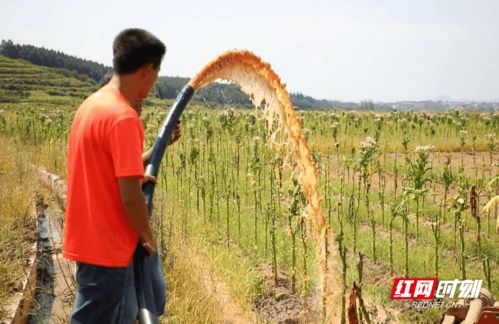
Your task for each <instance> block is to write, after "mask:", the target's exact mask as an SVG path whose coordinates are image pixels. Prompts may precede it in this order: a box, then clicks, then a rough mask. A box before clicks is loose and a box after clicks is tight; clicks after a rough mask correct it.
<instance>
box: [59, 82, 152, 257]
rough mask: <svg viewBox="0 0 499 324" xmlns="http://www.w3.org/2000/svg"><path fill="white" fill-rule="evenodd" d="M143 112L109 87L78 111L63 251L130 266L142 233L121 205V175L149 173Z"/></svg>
mask: <svg viewBox="0 0 499 324" xmlns="http://www.w3.org/2000/svg"><path fill="white" fill-rule="evenodd" d="M143 142H144V129H143V127H142V123H141V121H140V118H139V116H138V114H137V112H136V111H135V110H133V108H132V107H131V106H130V104H129V103H128V101H126V99H125V98H124V97H123V96H122V94H121V93H120V92H119V91H117V90H113V89H109V88H107V87H104V88H103V89H101V90H100V91H98V92H96V93H94V94H93V95H92V96H90V97H89V98H87V99H86V100H85V101H84V102H83V103H82V104H81V106H80V107H79V108H78V110H77V111H76V114H75V117H74V120H73V124H72V126H71V132H70V135H69V144H68V154H67V201H66V219H65V225H64V251H63V255H64V257H66V258H68V259H71V260H74V261H78V262H84V263H90V264H95V265H101V266H107V267H125V266H128V265H129V263H130V261H131V258H132V255H133V253H134V250H135V248H136V246H137V242H138V236H137V233H136V232H135V230H134V229H133V227H132V225H131V224H130V223H129V221H128V219H127V216H126V214H125V210H124V207H123V205H122V201H121V197H120V191H119V185H118V178H119V177H126V176H140V177H143V176H144V166H143V162H142V147H143Z"/></svg>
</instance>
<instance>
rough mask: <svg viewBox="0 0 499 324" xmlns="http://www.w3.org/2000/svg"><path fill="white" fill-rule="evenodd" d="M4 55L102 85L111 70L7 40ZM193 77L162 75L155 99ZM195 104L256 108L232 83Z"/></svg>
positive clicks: (301, 102)
mask: <svg viewBox="0 0 499 324" xmlns="http://www.w3.org/2000/svg"><path fill="white" fill-rule="evenodd" d="M0 54H1V55H4V56H6V57H9V58H13V59H23V60H26V61H29V62H31V63H33V64H36V65H41V66H46V67H55V68H64V69H68V70H71V71H75V72H76V73H78V74H81V75H86V76H88V77H89V78H91V79H93V80H94V81H95V82H97V83H99V82H101V81H102V80H103V79H104V78H105V76H106V74H108V73H110V72H111V70H112V69H111V68H110V67H108V66H105V65H103V64H100V63H96V62H93V61H90V60H86V59H82V58H78V57H75V56H71V55H68V54H65V53H62V52H59V51H54V50H51V49H46V48H43V47H36V46H32V45H20V44H15V43H14V42H12V41H11V40H7V41H6V40H3V41H2V42H1V44H0ZM188 81H189V78H185V77H169V76H161V77H159V78H158V82H157V84H156V88H155V89H154V93H153V96H157V97H159V98H161V99H174V98H176V97H177V95H178V93H179V92H180V90H181V89H182V87H183V86H184V85H185V84H187V82H188ZM193 101H197V102H202V103H206V104H208V105H214V106H236V107H248V108H249V107H252V105H251V102H250V100H249V98H248V96H247V95H245V94H244V93H243V92H242V91H241V90H240V88H239V86H238V85H235V84H230V83H213V84H211V85H209V86H207V87H206V88H204V89H202V90H200V91H198V92H196V94H195V95H194V98H193ZM291 101H292V102H293V104H294V105H295V106H296V107H298V108H302V109H309V108H315V109H327V108H331V107H332V106H333V104H332V103H331V102H330V101H327V100H317V99H314V98H312V97H310V96H307V95H304V94H301V93H291Z"/></svg>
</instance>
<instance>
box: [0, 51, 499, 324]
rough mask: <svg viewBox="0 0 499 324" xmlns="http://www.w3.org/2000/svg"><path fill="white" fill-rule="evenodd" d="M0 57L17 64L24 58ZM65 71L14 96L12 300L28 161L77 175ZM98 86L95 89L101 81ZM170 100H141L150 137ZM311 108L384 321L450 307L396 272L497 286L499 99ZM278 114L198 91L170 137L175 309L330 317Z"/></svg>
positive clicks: (333, 197)
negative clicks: (69, 158) (272, 128)
mask: <svg viewBox="0 0 499 324" xmlns="http://www.w3.org/2000/svg"><path fill="white" fill-rule="evenodd" d="M0 63H1V64H0V71H4V72H5V73H7V72H9V71H10V70H9V67H10V68H12V65H14V64H18V65H22V64H21V63H19V62H17V61H15V62H14V60H12V61H8V60H5V59H3V60H2V61H0ZM2 69H3V70H2ZM18 69H22V68H20V67H18ZM26 69H27V70H29V69H28V68H26ZM47 70H49V69H47ZM49 72H50V73H56V72H54V71H52V70H50V71H48V72H47V73H49ZM4 75H5V74H4ZM67 77H68V78H70V79H68V80H71V81H67V84H66V83H60V84H52V85H53V87H55V88H56V89H52V88H50V89H49V88H47V89H45V90H43V89H42V90H43V91H38V90H36V91H35V90H32V89H30V88H29V86H25V88H26V89H25V90H23V91H25V92H19V91H20V90H19V89H17V88H16V89H14V90H9V91H10V92H8V96H7V95H6V96H2V99H3V98H6V99H5V100H2V101H3V103H0V143H1V147H2V152H3V154H2V158H0V163H1V164H0V177H1V180H2V184H1V186H2V187H1V193H2V195H1V196H0V211H2V214H1V219H0V225H1V230H2V233H6V234H5V235H2V240H1V241H0V244H1V247H2V249H1V250H2V254H1V261H2V262H0V264H2V265H1V266H0V296H2V298H3V296H8V294H9V293H12V291H14V290H15V288H13V287H11V285H12V282H14V281H15V280H14V278H16V276H22V269H19V267H17V269H16V266H15V265H18V264H22V260H23V253H25V252H24V248H23V244H21V243H17V241H16V240H19V238H21V237H23V236H24V234H23V233H24V231H27V228H28V229H30V228H31V229H32V228H33V226H32V225H29V223H30V222H31V221H32V220H30V219H29V217H28V215H29V213H28V212H27V211H26V208H27V207H26V206H29V203H30V201H32V200H33V198H32V197H31V196H32V195H34V193H33V190H32V189H33V188H36V187H37V186H38V184H37V183H36V181H35V180H33V177H34V176H33V175H30V171H29V167H30V164H35V165H38V166H43V167H45V168H47V169H48V170H50V171H51V172H53V173H55V174H58V175H60V176H62V177H64V176H65V156H66V145H67V136H68V131H69V127H70V125H71V121H72V116H73V113H74V111H75V109H76V107H77V106H78V102H79V101H80V100H81V93H71V91H73V90H74V89H73V88H72V83H71V82H78V81H76V80H77V79H74V78H71V76H67ZM5 78H7V77H6V76H2V77H1V78H0V81H1V80H4V79H5ZM58 78H59V79H60V78H61V77H60V76H58ZM79 81H80V82H87V81H88V80H87V81H85V80H84V81H81V80H79ZM25 84H29V82H25ZM46 84H49V83H46ZM86 86H88V88H87V92H88V93H89V92H90V91H91V89H92V84H90V83H89V84H86ZM77 87H78V86H77ZM37 89H38V88H37ZM65 89H66V90H65ZM67 89H72V90H67ZM16 91H17V92H16ZM170 105H171V103H165V102H161V101H159V100H157V99H150V100H149V102H148V105H147V107H146V108H145V110H144V112H143V113H142V121H143V125H144V128H145V132H146V147H147V148H148V147H150V146H151V144H152V143H153V141H154V139H155V135H156V133H157V131H158V129H159V127H160V125H161V123H162V121H163V119H164V117H165V115H166V112H167V111H166V107H169V106H170ZM299 116H300V118H301V120H302V124H303V129H304V135H305V137H306V139H307V141H308V143H309V148H310V149H311V151H312V155H313V159H314V163H315V166H316V169H317V173H318V176H319V180H320V183H319V191H320V193H321V195H322V197H323V201H322V209H323V211H324V214H325V215H326V218H327V221H328V224H329V226H330V227H331V228H332V230H333V232H334V233H335V235H336V239H337V242H336V246H337V247H338V250H339V252H340V255H341V259H340V260H337V267H338V269H339V272H340V273H342V275H343V278H344V281H343V283H342V284H341V286H339V287H337V289H338V290H342V291H343V292H344V295H345V296H346V297H348V294H350V291H351V289H352V285H353V283H354V282H356V284H358V285H359V284H360V286H361V289H362V294H363V298H364V300H365V303H366V308H367V313H368V314H369V316H370V317H371V318H372V319H373V322H386V323H397V322H407V323H432V322H435V321H438V318H439V316H440V314H441V313H442V310H439V309H435V310H427V311H422V312H418V311H416V310H412V309H408V307H407V304H406V303H401V302H391V301H390V300H389V294H390V291H391V288H392V284H393V279H394V278H397V277H406V276H408V277H437V278H439V279H455V278H460V279H464V278H467V279H482V280H483V286H484V287H486V288H488V289H489V290H491V292H492V293H493V295H494V296H495V297H496V298H499V281H498V279H497V278H498V277H499V264H498V253H497V252H498V250H499V234H498V233H497V232H496V219H497V209H492V210H491V211H490V212H488V213H484V212H483V211H482V208H483V206H484V205H485V203H486V202H488V201H489V200H490V199H491V198H492V197H494V196H496V195H498V194H499V181H498V180H497V177H498V170H499V168H498V161H499V152H498V144H497V140H498V139H497V136H498V134H499V115H498V114H497V113H476V112H466V111H461V110H453V111H449V112H442V113H431V112H399V111H394V112H379V113H375V112H354V111H325V112H324V111H320V112H319V111H306V112H305V111H300V112H299ZM266 126H267V125H266V124H265V120H264V119H263V118H262V116H261V112H260V111H258V110H238V109H235V110H234V109H210V108H208V107H206V106H203V105H197V104H191V105H189V106H188V107H187V109H186V112H185V113H184V114H183V117H182V137H181V139H180V140H179V142H178V143H176V144H175V145H173V146H172V147H170V148H169V149H168V150H167V154H166V158H165V160H164V163H163V165H162V168H161V173H160V176H159V177H158V187H157V191H156V197H155V199H156V200H155V211H154V219H153V221H154V223H155V224H154V228H155V231H156V238H157V240H158V246H160V247H161V250H162V253H163V263H164V272H165V276H166V279H167V282H168V285H169V294H170V296H169V303H168V306H167V307H168V313H169V316H165V317H164V318H163V321H164V322H168V323H192V322H207V323H212V322H220V321H231V320H232V321H235V322H254V321H257V320H259V321H270V322H278V321H286V320H287V321H288V322H289V323H293V322H317V321H318V319H319V318H320V314H321V312H322V311H323V310H322V309H321V303H320V300H318V296H317V283H318V277H317V260H316V253H315V251H316V247H315V246H314V241H313V239H312V238H311V237H310V236H311V235H310V228H309V224H308V220H307V219H306V215H304V214H303V212H304V207H305V205H306V201H305V199H304V196H303V193H302V191H301V188H300V186H299V179H298V172H297V170H298V167H297V161H296V160H295V159H294V157H293V155H292V152H290V149H289V147H287V145H286V144H285V142H282V141H279V139H275V140H274V139H270V138H269V135H268V132H267V127H266ZM6 156H9V157H13V159H11V158H5V157H6ZM20 179H22V180H20ZM472 186H474V187H475V192H476V195H472V196H473V197H474V199H475V200H476V208H475V200H473V199H471V200H470V191H471V189H470V188H471V187H472ZM14 202H15V203H14ZM17 216H18V217H17ZM30 226H31V227H30ZM28 231H29V230H28ZM25 241H29V240H25ZM24 244H27V243H24ZM4 251H5V252H4ZM360 268H361V269H362V270H359V269H360ZM16 271H17V272H16ZM14 273H15V275H14ZM7 274H11V275H7ZM346 302H348V298H347V301H346ZM346 306H348V304H346V305H343V306H342V305H338V307H341V308H342V309H344V308H346Z"/></svg>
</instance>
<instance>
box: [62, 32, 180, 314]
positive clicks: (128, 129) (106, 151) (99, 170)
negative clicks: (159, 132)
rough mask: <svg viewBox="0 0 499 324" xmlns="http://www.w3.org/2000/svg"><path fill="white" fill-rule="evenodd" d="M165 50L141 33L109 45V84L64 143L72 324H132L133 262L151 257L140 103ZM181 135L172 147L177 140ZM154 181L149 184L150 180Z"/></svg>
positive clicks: (86, 106)
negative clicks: (73, 268)
mask: <svg viewBox="0 0 499 324" xmlns="http://www.w3.org/2000/svg"><path fill="white" fill-rule="evenodd" d="M165 52H166V48H165V45H164V44H163V43H162V42H161V41H160V40H159V39H157V38H156V37H155V36H154V35H152V34H151V33H149V32H147V31H145V30H142V29H127V30H124V31H122V32H121V33H120V34H119V35H118V36H117V37H116V38H115V40H114V43H113V54H114V58H113V76H112V78H111V80H110V81H109V83H108V84H106V85H105V86H103V87H102V88H101V89H99V90H98V91H97V92H96V93H94V94H92V95H91V96H90V97H88V98H87V99H86V100H85V101H84V102H83V103H82V104H81V106H80V107H79V108H78V110H77V112H76V114H75V117H74V120H73V124H72V126H71V132H70V135H69V144H68V155H67V205H66V221H65V232H64V251H63V255H64V257H66V258H68V259H71V260H74V261H76V262H77V273H76V281H77V283H78V292H77V295H76V301H75V304H74V307H73V314H72V316H71V323H133V322H134V321H135V319H136V317H137V311H138V310H137V300H136V296H135V284H134V271H133V261H132V257H133V254H134V251H135V248H136V246H137V243H138V242H140V243H141V244H142V246H143V247H144V248H145V249H146V251H147V252H148V253H149V254H150V255H152V254H154V253H156V251H155V249H156V248H155V243H154V238H153V235H152V232H151V228H150V226H149V220H148V215H147V209H146V204H145V200H144V196H143V194H142V190H141V183H142V181H145V180H147V179H143V178H144V166H143V163H144V162H145V160H147V158H148V153H145V154H143V153H142V148H143V139H144V131H143V128H142V123H141V121H140V118H139V115H140V112H141V109H142V103H143V101H144V99H145V98H146V97H147V95H148V94H149V92H150V90H151V89H152V87H153V85H154V84H155V82H156V79H157V77H158V72H159V70H160V65H161V61H162V58H163V56H164V54H165ZM178 136H179V134H178V130H177V132H176V134H175V136H174V137H175V138H172V142H173V141H175V140H176V139H177V138H178ZM152 180H153V181H154V179H152Z"/></svg>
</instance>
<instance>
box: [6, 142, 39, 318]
mask: <svg viewBox="0 0 499 324" xmlns="http://www.w3.org/2000/svg"><path fill="white" fill-rule="evenodd" d="M0 147H1V148H2V154H0V318H2V317H3V315H5V314H3V311H2V305H5V303H7V302H8V301H9V299H10V297H11V296H12V295H13V294H14V293H15V292H17V291H19V290H20V289H21V288H22V287H21V285H22V284H21V282H22V278H23V277H24V275H25V273H24V271H25V270H26V269H25V268H26V261H27V259H28V257H29V254H30V246H31V244H32V243H33V242H34V240H35V237H36V236H35V219H34V218H33V217H32V215H33V202H34V201H33V191H32V189H33V182H32V178H33V177H32V175H31V173H30V171H29V170H28V169H27V166H26V165H27V163H26V160H28V157H27V156H25V154H24V152H23V151H22V150H19V148H18V146H17V145H16V143H15V141H14V140H11V139H6V138H5V137H3V136H1V135H0ZM23 161H24V162H23Z"/></svg>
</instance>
